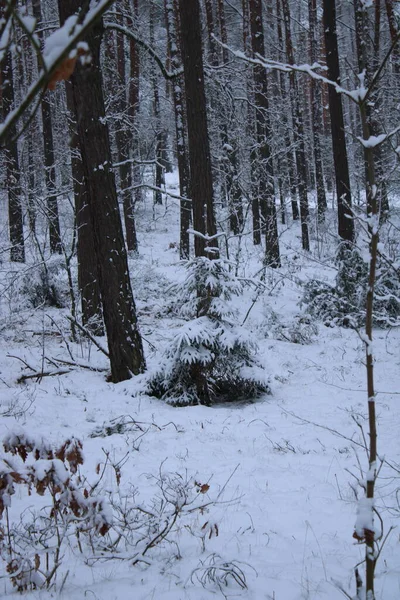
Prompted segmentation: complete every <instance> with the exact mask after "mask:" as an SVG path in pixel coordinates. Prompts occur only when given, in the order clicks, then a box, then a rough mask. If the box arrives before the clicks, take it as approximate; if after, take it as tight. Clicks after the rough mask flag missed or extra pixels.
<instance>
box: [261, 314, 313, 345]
mask: <svg viewBox="0 0 400 600" xmlns="http://www.w3.org/2000/svg"><path fill="white" fill-rule="evenodd" d="M271 334H272V337H273V338H274V339H276V340H280V341H283V342H291V343H292V344H302V345H307V344H311V343H312V342H313V340H314V339H315V338H316V337H317V335H318V327H317V325H316V324H315V323H314V321H313V320H312V318H311V317H310V316H309V315H296V316H295V317H294V319H293V320H292V321H290V322H289V323H280V322H278V323H276V324H275V325H274V326H273V327H272V330H271Z"/></svg>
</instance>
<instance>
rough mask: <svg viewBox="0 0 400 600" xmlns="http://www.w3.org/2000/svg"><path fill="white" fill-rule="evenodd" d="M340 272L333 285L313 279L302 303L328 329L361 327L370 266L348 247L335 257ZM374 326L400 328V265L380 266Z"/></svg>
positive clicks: (381, 263)
mask: <svg viewBox="0 0 400 600" xmlns="http://www.w3.org/2000/svg"><path fill="white" fill-rule="evenodd" d="M336 264H337V265H338V273H337V276H336V284H335V285H334V286H332V285H329V284H326V283H324V282H322V281H318V280H316V279H313V280H311V281H309V282H308V283H307V284H306V285H305V288H304V295H303V298H302V303H304V304H306V305H307V307H308V310H309V312H310V314H311V315H313V316H315V317H317V318H319V319H321V320H322V321H323V322H324V324H325V325H326V326H328V327H333V326H335V325H339V326H341V327H352V328H358V327H360V326H362V325H363V323H364V322H365V306H366V296H367V289H368V264H367V263H366V262H365V261H364V260H363V258H362V257H361V256H360V254H359V252H358V250H357V248H354V247H352V248H349V247H348V246H346V245H345V244H342V245H341V246H340V247H339V251H338V254H337V257H336ZM373 319H374V324H375V325H377V326H380V327H393V326H396V325H400V269H399V266H398V265H396V264H394V265H386V264H385V263H383V262H382V261H380V262H379V263H378V269H377V273H376V282H375V295H374V314H373Z"/></svg>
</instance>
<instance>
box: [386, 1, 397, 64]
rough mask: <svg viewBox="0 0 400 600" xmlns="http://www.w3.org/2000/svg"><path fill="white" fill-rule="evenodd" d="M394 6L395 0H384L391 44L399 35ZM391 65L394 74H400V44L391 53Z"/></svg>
mask: <svg viewBox="0 0 400 600" xmlns="http://www.w3.org/2000/svg"><path fill="white" fill-rule="evenodd" d="M394 4H395V0H385V6H386V13H387V17H388V21H389V31H390V39H391V41H392V44H394V43H395V42H396V40H397V36H398V34H399V24H398V21H397V17H396V13H395V11H394ZM392 65H393V71H394V73H395V74H396V75H398V74H399V73H400V44H399V42H398V41H397V43H396V45H395V47H394V49H393V52H392Z"/></svg>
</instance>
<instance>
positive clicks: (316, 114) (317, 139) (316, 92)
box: [308, 0, 327, 222]
mask: <svg viewBox="0 0 400 600" xmlns="http://www.w3.org/2000/svg"><path fill="white" fill-rule="evenodd" d="M308 22H309V27H310V59H311V64H314V63H316V62H318V58H319V52H318V35H317V31H318V28H317V24H318V19H317V0H310V1H309V3H308ZM310 91H311V105H312V107H311V122H312V135H313V144H314V165H315V181H316V188H317V206H318V220H319V221H320V222H323V221H324V220H325V212H326V209H327V203H326V194H325V185H324V174H323V165H322V153H321V134H322V131H321V126H322V96H321V87H320V84H319V83H317V82H316V81H315V79H314V78H313V77H311V79H310Z"/></svg>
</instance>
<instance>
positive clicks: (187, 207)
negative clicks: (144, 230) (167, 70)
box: [165, 0, 192, 260]
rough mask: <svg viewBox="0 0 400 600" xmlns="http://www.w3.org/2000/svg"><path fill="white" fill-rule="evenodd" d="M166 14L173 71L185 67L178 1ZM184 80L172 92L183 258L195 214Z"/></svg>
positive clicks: (171, 1)
mask: <svg viewBox="0 0 400 600" xmlns="http://www.w3.org/2000/svg"><path fill="white" fill-rule="evenodd" d="M165 14H166V22H167V32H168V44H169V52H170V59H171V67H172V69H173V70H176V69H178V68H179V67H180V66H181V58H180V55H179V40H178V36H177V34H176V32H177V26H176V24H177V18H178V7H177V5H176V4H175V3H174V0H165ZM183 88H184V81H183V77H182V76H180V77H179V78H177V79H176V80H175V81H174V82H173V83H172V95H173V99H174V108H175V129H176V148H177V155H178V172H179V193H180V196H181V200H180V243H179V255H180V258H181V259H182V260H187V259H188V258H189V255H190V244H189V233H188V231H189V228H190V220H191V214H192V203H191V200H190V191H189V185H190V171H189V156H188V151H187V143H186V114H185V109H184V96H183Z"/></svg>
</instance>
